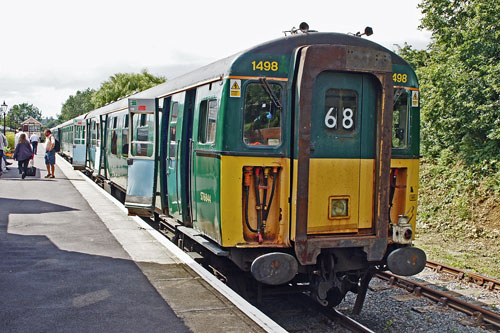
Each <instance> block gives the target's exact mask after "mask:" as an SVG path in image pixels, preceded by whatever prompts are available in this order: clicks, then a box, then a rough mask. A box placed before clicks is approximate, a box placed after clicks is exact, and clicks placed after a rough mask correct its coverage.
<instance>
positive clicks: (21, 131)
mask: <svg viewBox="0 0 500 333" xmlns="http://www.w3.org/2000/svg"><path fill="white" fill-rule="evenodd" d="M21 134H24V135H25V136H26V137H27V135H26V133H24V132H23V129H22V128H21V127H19V128H18V129H17V132H16V136H15V137H14V149H16V147H17V143H18V142H19V137H20V136H21Z"/></svg>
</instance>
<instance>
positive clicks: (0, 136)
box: [0, 132, 9, 177]
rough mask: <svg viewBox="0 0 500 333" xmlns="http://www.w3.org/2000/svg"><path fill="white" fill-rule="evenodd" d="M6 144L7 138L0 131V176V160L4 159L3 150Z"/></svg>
mask: <svg viewBox="0 0 500 333" xmlns="http://www.w3.org/2000/svg"><path fill="white" fill-rule="evenodd" d="M8 144H9V143H8V142H7V138H6V137H5V135H3V133H2V132H0V177H1V176H2V174H3V166H2V162H3V161H4V159H3V156H4V155H3V154H4V153H3V152H4V149H5V148H6V147H7V145H8Z"/></svg>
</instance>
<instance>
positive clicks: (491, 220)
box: [415, 161, 500, 279]
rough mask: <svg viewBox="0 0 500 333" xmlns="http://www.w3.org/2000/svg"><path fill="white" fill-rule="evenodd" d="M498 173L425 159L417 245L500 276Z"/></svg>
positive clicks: (430, 254)
mask: <svg viewBox="0 0 500 333" xmlns="http://www.w3.org/2000/svg"><path fill="white" fill-rule="evenodd" d="M497 176H498V175H497V174H495V173H491V172H488V170H481V169H476V170H475V171H471V170H470V169H468V168H466V167H465V166H463V165H460V164H453V165H449V164H448V165H442V164H439V163H438V162H428V161H422V163H421V170H420V191H419V215H418V218H417V235H416V239H415V245H416V246H418V247H420V248H422V249H423V250H424V251H425V252H426V253H427V257H428V259H431V260H435V261H437V262H441V263H444V264H448V265H450V266H455V267H459V268H462V269H467V270H471V271H474V272H477V273H480V274H485V275H488V276H491V277H494V278H497V279H498V278H500V222H499V221H500V191H499V188H498V185H497V184H498V179H497V178H498V177H497Z"/></svg>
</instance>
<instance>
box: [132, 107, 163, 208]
mask: <svg viewBox="0 0 500 333" xmlns="http://www.w3.org/2000/svg"><path fill="white" fill-rule="evenodd" d="M128 107H129V112H128V128H129V134H128V159H127V165H128V180H127V193H126V194H127V195H126V197H125V207H127V208H128V209H129V211H133V212H137V213H139V214H143V212H145V211H146V212H147V211H152V210H153V206H154V197H155V193H156V186H155V157H156V148H155V138H156V132H157V129H156V123H157V121H156V118H157V116H158V112H157V110H158V108H157V100H156V99H137V98H129V100H128Z"/></svg>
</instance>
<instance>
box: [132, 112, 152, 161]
mask: <svg viewBox="0 0 500 333" xmlns="http://www.w3.org/2000/svg"><path fill="white" fill-rule="evenodd" d="M131 117H132V118H131V119H132V121H131V123H132V151H131V153H132V156H143V157H151V156H153V144H154V114H152V113H131Z"/></svg>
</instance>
